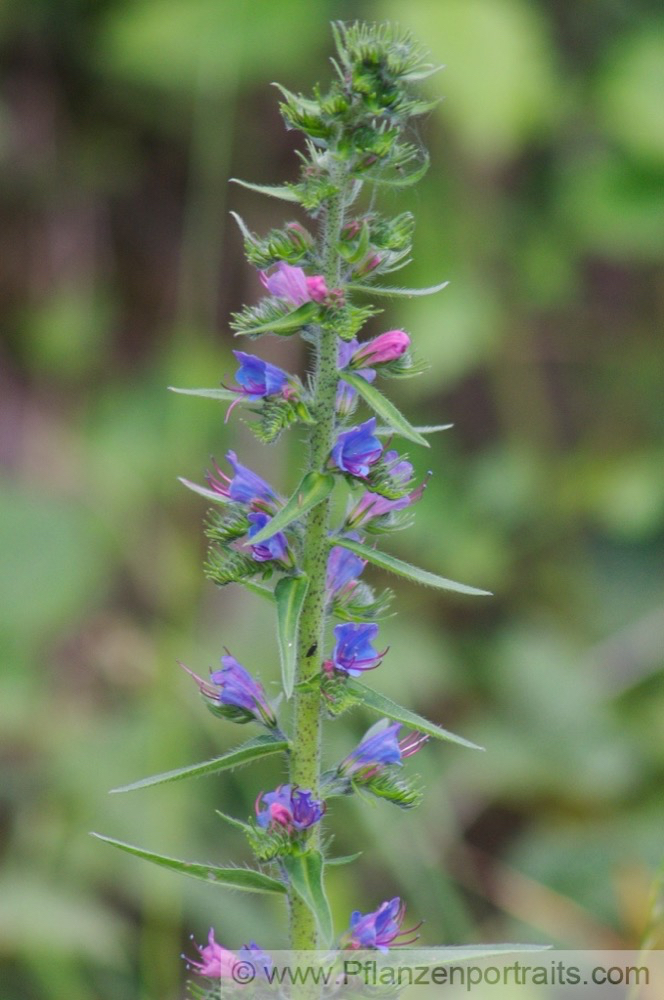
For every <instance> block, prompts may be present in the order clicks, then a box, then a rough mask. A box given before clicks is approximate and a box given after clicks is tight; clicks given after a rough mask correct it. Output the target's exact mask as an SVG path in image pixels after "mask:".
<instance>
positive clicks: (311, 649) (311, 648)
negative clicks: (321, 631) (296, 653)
mask: <svg viewBox="0 0 664 1000" xmlns="http://www.w3.org/2000/svg"><path fill="white" fill-rule="evenodd" d="M317 649H318V643H317V642H315V643H314V644H313V646H309V649H308V650H307V656H313V655H314V653H315V652H316V650H317Z"/></svg>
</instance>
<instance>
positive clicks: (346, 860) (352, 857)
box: [325, 851, 363, 868]
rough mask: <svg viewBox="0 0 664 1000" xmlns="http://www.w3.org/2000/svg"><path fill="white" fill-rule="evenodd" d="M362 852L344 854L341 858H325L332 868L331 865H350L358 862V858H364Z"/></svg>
mask: <svg viewBox="0 0 664 1000" xmlns="http://www.w3.org/2000/svg"><path fill="white" fill-rule="evenodd" d="M362 853H363V852H362V851H358V852H357V854H344V855H343V857H340V858H325V864H326V865H327V866H328V868H329V867H330V865H349V864H351V862H352V861H357V859H358V858H361V857H362Z"/></svg>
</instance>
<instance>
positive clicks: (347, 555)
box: [325, 534, 367, 598]
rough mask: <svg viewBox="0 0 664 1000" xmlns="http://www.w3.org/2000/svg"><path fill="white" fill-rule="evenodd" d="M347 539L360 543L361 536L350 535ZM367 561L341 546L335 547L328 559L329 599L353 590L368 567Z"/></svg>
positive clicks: (327, 580)
mask: <svg viewBox="0 0 664 1000" xmlns="http://www.w3.org/2000/svg"><path fill="white" fill-rule="evenodd" d="M346 537H348V538H352V539H354V540H355V541H359V537H360V536H359V535H357V534H348V535H347V536H346ZM366 564H367V562H366V559H360V557H359V556H356V555H355V553H354V552H351V551H350V549H345V548H343V547H342V546H341V545H333V546H332V548H331V549H330V554H329V556H328V559H327V578H326V583H325V586H326V590H327V594H328V597H330V598H332V597H338V596H340V595H341V594H342V593H347V592H348V591H350V590H353V589H354V588H355V586H356V581H357V578H358V576H360V574H361V573H362V570H363V569H364V567H365V566H366Z"/></svg>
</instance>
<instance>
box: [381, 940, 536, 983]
mask: <svg viewBox="0 0 664 1000" xmlns="http://www.w3.org/2000/svg"><path fill="white" fill-rule="evenodd" d="M550 948H551V945H549V944H544V945H541V944H470V945H459V946H457V947H454V946H452V947H444V946H443V947H427V948H413V949H412V950H409V949H407V948H403V949H400V950H399V951H398V952H397V950H396V949H394V951H390V953H389V956H388V955H384V956H383V955H381V954H380V953H378V954H377V955H376V961H377V974H378V981H379V982H380V978H379V977H380V971H381V966H382V965H383V963H385V964H386V965H387V964H388V963H389V968H390V970H392V969H408V968H413V969H419V968H423V967H424V966H431V965H433V966H439V965H449V964H450V963H451V962H454V964H455V965H456V964H457V963H458V962H466V961H470V960H473V961H478V960H479V959H483V958H496V957H498V956H499V955H519V954H533V953H535V954H536V953H537V952H547V951H549V950H550Z"/></svg>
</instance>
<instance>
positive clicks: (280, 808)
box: [256, 785, 325, 833]
mask: <svg viewBox="0 0 664 1000" xmlns="http://www.w3.org/2000/svg"><path fill="white" fill-rule="evenodd" d="M262 806H265V808H264V809H262V808H261V807H262ZM324 812H325V803H324V802H320V801H318V800H317V799H314V798H313V797H312V793H311V792H310V791H308V790H306V789H300V788H297V786H293V785H279V787H278V788H275V790H274V791H273V792H268V793H267V794H266V795H263V793H262V792H261V794H260V795H259V796H258V798H257V799H256V822H257V823H258V825H259V826H261V827H263V829H267V828H268V827H269V826H271V825H272V824H276V825H277V826H282V827H284V828H285V829H286V830H287V831H288V832H289V833H293V832H296V831H297V832H299V831H300V830H306V829H307V828H308V827H310V826H313V825H314V823H318V822H319V820H320V819H321V818H322V816H323V813H324Z"/></svg>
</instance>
